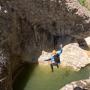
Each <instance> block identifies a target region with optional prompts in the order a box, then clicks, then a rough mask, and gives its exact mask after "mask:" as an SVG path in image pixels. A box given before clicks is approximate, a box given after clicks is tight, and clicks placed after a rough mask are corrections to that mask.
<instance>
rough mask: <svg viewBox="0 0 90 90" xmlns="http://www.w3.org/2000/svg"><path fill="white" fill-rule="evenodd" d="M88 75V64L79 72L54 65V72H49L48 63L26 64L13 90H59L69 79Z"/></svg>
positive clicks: (77, 78)
mask: <svg viewBox="0 0 90 90" xmlns="http://www.w3.org/2000/svg"><path fill="white" fill-rule="evenodd" d="M89 76H90V66H87V67H85V68H83V69H81V70H80V71H79V72H75V71H73V70H70V68H61V67H59V69H57V68H56V67H54V72H51V69H50V66H49V65H48V66H45V65H35V64H34V65H26V67H25V69H24V70H23V71H22V72H21V74H20V75H19V76H18V77H17V79H16V80H15V82H14V85H13V88H14V90H59V89H60V88H61V87H63V86H64V85H65V84H67V83H69V82H71V81H75V80H80V79H86V78H88V77H89Z"/></svg>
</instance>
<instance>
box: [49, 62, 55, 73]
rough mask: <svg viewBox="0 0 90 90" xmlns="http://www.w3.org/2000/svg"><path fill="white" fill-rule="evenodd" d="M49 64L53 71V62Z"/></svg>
mask: <svg viewBox="0 0 90 90" xmlns="http://www.w3.org/2000/svg"><path fill="white" fill-rule="evenodd" d="M50 66H51V70H52V72H53V71H54V70H53V64H52V63H51V64H50Z"/></svg>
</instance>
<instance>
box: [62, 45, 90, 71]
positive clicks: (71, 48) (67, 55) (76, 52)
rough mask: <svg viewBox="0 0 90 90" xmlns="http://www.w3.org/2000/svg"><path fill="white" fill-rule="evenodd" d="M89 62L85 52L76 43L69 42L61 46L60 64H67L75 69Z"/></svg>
mask: <svg viewBox="0 0 90 90" xmlns="http://www.w3.org/2000/svg"><path fill="white" fill-rule="evenodd" d="M89 63H90V59H89V58H88V55H87V53H86V52H85V51H84V50H83V49H81V48H80V47H79V45H78V44H77V43H71V44H68V45H66V46H64V47H63V53H62V55H61V65H62V66H69V67H72V68H73V69H75V70H80V68H81V67H85V66H86V65H87V64H89Z"/></svg>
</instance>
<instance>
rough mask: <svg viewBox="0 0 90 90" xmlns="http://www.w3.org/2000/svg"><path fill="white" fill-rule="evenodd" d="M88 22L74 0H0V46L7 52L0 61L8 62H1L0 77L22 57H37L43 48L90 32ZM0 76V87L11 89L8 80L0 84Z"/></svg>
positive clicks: (9, 71) (8, 76)
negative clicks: (4, 57) (6, 55)
mask: <svg viewBox="0 0 90 90" xmlns="http://www.w3.org/2000/svg"><path fill="white" fill-rule="evenodd" d="M89 24H90V12H89V11H88V10H87V9H86V8H85V7H83V6H81V5H80V4H79V2H78V1H77V0H18V1H17V0H0V48H1V51H3V50H4V51H5V53H7V54H9V56H8V57H6V59H3V61H4V62H6V60H7V62H8V63H11V64H9V65H7V64H5V66H4V64H1V71H2V70H3V67H6V68H7V69H5V70H6V71H5V72H0V76H2V75H3V74H4V73H6V72H8V73H10V74H8V75H6V74H5V76H4V77H7V78H10V77H11V76H12V73H13V71H15V68H17V66H19V65H20V64H21V63H22V59H23V60H26V59H27V60H31V59H32V58H33V57H31V56H33V55H34V56H37V57H38V54H39V51H41V50H43V49H44V50H48V49H49V50H51V49H52V48H55V47H57V46H58V44H60V43H64V44H67V43H70V42H72V41H74V40H75V38H78V39H81V38H84V37H86V36H88V35H90V25H89ZM65 40H66V42H67V43H66V42H65ZM2 53H3V55H5V54H4V52H2ZM1 55H2V54H1V53H0V56H1ZM2 57H3V56H2ZM37 57H36V59H37ZM0 62H2V59H1V58H0ZM10 69H11V70H10ZM11 72H12V73H11ZM0 79H1V80H0V88H3V89H1V90H11V87H10V86H11V81H10V80H11V79H10V80H9V81H10V84H9V83H8V82H6V81H8V80H6V79H5V80H4V81H5V84H3V85H2V83H3V77H1V78H0ZM5 85H6V87H5ZM1 86H2V87H1ZM9 87H10V88H9Z"/></svg>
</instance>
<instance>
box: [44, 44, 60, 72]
mask: <svg viewBox="0 0 90 90" xmlns="http://www.w3.org/2000/svg"><path fill="white" fill-rule="evenodd" d="M61 53H62V45H60V49H59V50H58V51H56V50H53V51H52V56H51V57H50V59H48V60H45V61H50V67H51V70H52V72H53V71H54V69H53V66H57V68H59V65H58V64H60V55H61Z"/></svg>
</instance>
